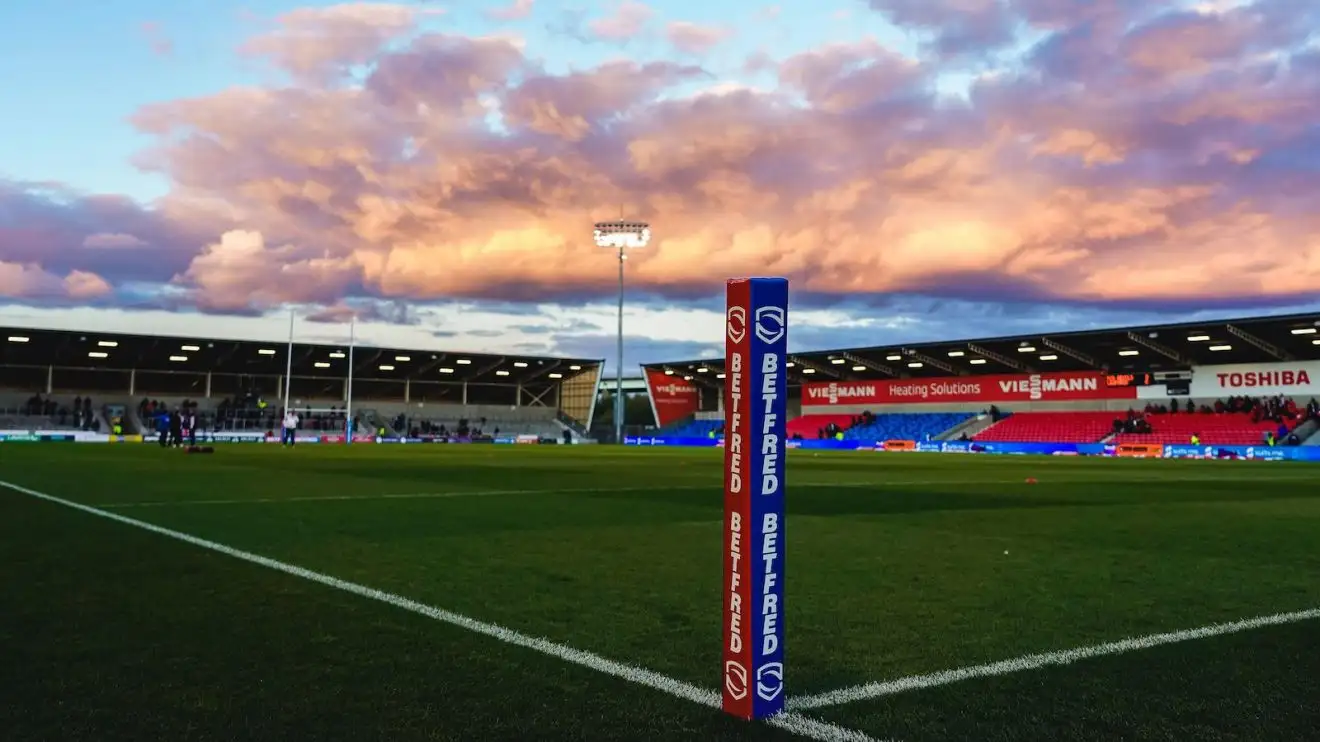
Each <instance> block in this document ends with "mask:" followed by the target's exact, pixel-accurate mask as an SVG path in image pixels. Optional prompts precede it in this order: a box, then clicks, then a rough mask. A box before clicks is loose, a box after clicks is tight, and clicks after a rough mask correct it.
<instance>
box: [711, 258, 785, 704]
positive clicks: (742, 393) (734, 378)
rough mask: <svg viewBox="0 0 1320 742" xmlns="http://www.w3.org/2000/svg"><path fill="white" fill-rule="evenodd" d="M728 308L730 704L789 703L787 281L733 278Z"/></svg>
mask: <svg viewBox="0 0 1320 742" xmlns="http://www.w3.org/2000/svg"><path fill="white" fill-rule="evenodd" d="M726 292H727V299H728V308H727V310H726V312H725V318H726V321H725V340H724V356H725V357H724V361H725V366H724V368H725V374H726V379H727V380H726V382H725V385H724V410H725V412H724V429H725V437H726V438H727V440H728V444H727V445H725V446H724V586H725V589H724V611H723V613H724V653H723V662H722V665H721V674H722V676H723V678H724V682H723V683H722V684H721V687H722V697H723V699H722V700H723V707H724V710H725V711H726V712H727V713H730V714H733V715H734V716H738V717H741V718H743V719H764V718H767V717H769V716H773V715H774V714H777V713H779V712H780V711H782V710H783V709H784V696H785V693H784V619H783V617H784V459H785V454H786V445H785V443H786V442H785V437H786V434H785V431H784V426H785V424H786V423H787V422H788V409H787V405H786V401H787V399H788V377H787V372H788V365H787V361H788V356H787V353H788V281H787V280H785V279H783V278H743V279H737V280H732V281H729V282H728V285H727V287H726Z"/></svg>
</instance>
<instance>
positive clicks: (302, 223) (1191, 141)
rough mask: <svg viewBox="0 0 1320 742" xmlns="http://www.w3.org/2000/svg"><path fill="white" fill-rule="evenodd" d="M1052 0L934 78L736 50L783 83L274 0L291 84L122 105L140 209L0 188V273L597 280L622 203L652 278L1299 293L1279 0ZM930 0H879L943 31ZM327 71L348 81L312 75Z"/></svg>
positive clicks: (1312, 85)
mask: <svg viewBox="0 0 1320 742" xmlns="http://www.w3.org/2000/svg"><path fill="white" fill-rule="evenodd" d="M979 1H980V0H977V2H979ZM1071 1H1072V0H1030V2H1027V0H1023V1H1022V2H1018V3H1009V4H997V5H993V6H991V5H985V6H984V7H983V6H981V5H977V6H976V8H979V10H977V12H978V13H981V14H982V15H984V16H985V17H986V19H988V20H987V21H986V23H987V24H988V25H987V28H992V29H993V28H997V27H998V26H997V25H996V24H997V23H999V21H998V20H996V19H998V18H999V15H1000V14H1001V13H1006V14H1008V17H1010V18H1011V19H1012V23H1011V24H1010V25H1015V24H1019V23H1032V24H1036V25H1037V27H1038V28H1042V29H1047V30H1048V29H1054V30H1052V31H1049V35H1048V36H1047V37H1046V38H1045V39H1044V40H1042V41H1041V43H1039V44H1038V45H1037V46H1036V47H1035V48H1034V49H1033V50H1032V52H1031V54H1030V55H1029V59H1028V60H1027V61H1026V63H1025V67H1024V68H1023V69H1021V70H1016V71H1011V72H1003V71H1001V72H998V73H996V74H994V75H986V76H984V77H983V78H981V79H979V80H978V81H977V82H976V83H975V84H973V86H972V88H971V91H970V95H969V96H968V98H967V99H966V100H962V101H956V102H950V101H949V100H948V99H946V98H944V97H942V96H940V95H938V94H937V93H936V81H937V80H938V79H939V77H940V74H941V73H942V72H944V71H946V69H947V68H945V67H944V66H943V63H942V62H940V61H939V60H938V58H937V57H934V56H932V57H931V58H928V59H921V60H914V59H909V58H906V57H904V56H901V55H899V54H897V53H895V52H894V51H892V50H889V49H886V48H885V47H884V46H883V45H881V44H879V43H878V42H875V41H867V40H863V41H856V42H851V43H836V44H830V45H825V46H821V47H818V48H815V49H812V50H808V51H805V52H802V53H798V54H794V55H792V56H788V57H783V56H774V57H772V56H766V57H764V58H761V59H760V60H759V65H760V67H759V69H761V70H763V71H773V72H774V73H775V74H776V75H777V79H778V86H777V88H775V89H771V90H755V89H750V88H746V87H739V86H735V85H730V84H727V83H728V82H729V81H726V80H720V79H718V78H717V77H716V76H714V75H712V74H711V73H710V72H709V71H708V70H704V69H702V68H699V67H696V66H683V65H677V64H673V63H667V62H652V63H648V64H642V63H637V62H630V61H612V62H607V63H603V64H600V65H598V66H595V67H589V68H584V69H579V70H574V71H572V72H568V73H558V72H549V71H547V70H546V69H545V68H544V67H543V66H542V65H541V64H540V63H538V62H537V61H536V56H535V55H536V52H535V50H525V49H524V48H523V45H522V43H521V42H519V41H517V40H515V39H509V38H496V37H480V38H469V37H463V36H457V35H446V34H434V33H422V32H420V31H419V30H418V29H417V27H416V25H415V23H414V20H415V19H414V17H413V16H412V15H411V11H405V10H404V9H400V8H398V7H396V6H383V7H384V8H385V10H381V11H380V12H379V13H374V12H372V13H368V12H365V11H363V10H362V6H338V7H337V8H331V9H319V10H308V11H297V12H295V13H291V14H289V15H288V16H285V17H283V18H282V19H281V21H280V27H279V30H278V31H277V32H275V34H274V35H268V36H265V37H262V38H263V39H264V40H263V41H262V42H261V44H265V45H266V46H265V51H264V52H263V53H265V54H267V55H268V56H269V58H270V59H271V60H272V63H273V64H275V65H277V66H278V67H280V68H281V69H284V70H287V71H289V72H291V73H293V74H294V75H295V78H296V82H295V83H294V84H281V85H279V86H271V87H249V88H242V89H239V88H235V89H230V90H226V91H222V92H220V93H216V94H214V95H210V96H205V97H199V98H193V99H186V100H175V101H168V102H164V103H159V104H154V105H151V106H147V107H145V108H143V109H142V110H140V111H139V112H138V113H137V115H136V116H135V117H134V123H135V124H136V125H137V126H138V128H139V129H140V130H141V131H143V132H144V133H146V134H147V135H149V136H151V137H152V138H153V139H154V146H153V147H152V148H151V149H150V151H148V152H146V153H144V154H143V156H142V158H141V161H140V164H141V165H142V166H143V167H145V168H147V169H149V170H152V171H155V172H158V173H160V174H162V175H164V176H165V177H167V178H168V179H169V180H170V181H171V183H172V190H171V192H170V194H169V195H168V196H166V197H165V198H163V199H161V200H160V202H159V203H157V204H154V205H153V206H152V208H150V209H142V208H138V207H136V206H135V205H133V204H131V203H126V202H125V200H124V199H115V198H112V197H105V196H96V197H91V196H88V197H77V198H74V197H70V196H69V195H68V194H53V195H52V196H51V197H50V198H41V197H39V195H34V194H38V191H39V190H40V189H39V188H36V187H35V186H33V187H26V188H17V187H15V188H9V189H6V188H5V187H4V185H3V184H0V207H3V208H0V260H3V261H7V262H6V263H5V267H4V269H3V270H4V271H5V272H4V273H3V274H0V275H3V278H0V289H12V290H13V291H14V295H20V296H35V295H36V294H37V293H43V292H44V293H43V295H50V296H67V295H69V294H71V293H73V291H74V290H75V288H76V290H77V291H82V292H85V293H89V294H95V293H97V292H98V291H101V292H103V289H101V288H99V287H98V286H97V285H96V283H95V281H94V280H91V279H81V278H80V279H71V278H69V277H70V276H73V275H74V272H75V271H82V272H84V273H87V274H91V275H93V277H100V279H101V280H103V281H105V282H106V283H107V284H108V287H107V288H112V287H113V286H116V285H119V284H121V283H126V282H129V281H141V280H151V281H156V282H172V283H173V290H175V291H178V292H182V293H183V294H185V295H186V296H188V297H190V300H191V301H194V302H196V303H197V304H198V305H199V306H202V307H204V308H206V309H208V310H211V311H231V312H241V311H250V310H254V309H262V308H269V307H272V306H276V305H279V304H281V303H283V302H288V301H299V302H310V303H321V304H325V305H327V306H330V307H336V306H342V305H344V304H343V303H344V302H345V301H346V300H358V299H362V298H375V299H383V300H400V301H403V300H433V299H440V298H445V299H452V298H473V297H475V298H501V299H510V300H519V301H545V300H552V299H556V298H561V297H568V296H573V297H580V296H587V295H593V294H605V293H608V292H610V291H611V290H612V287H613V282H614V280H615V275H614V272H613V271H614V267H615V266H614V265H613V264H612V263H611V262H610V261H609V260H608V259H605V258H604V257H602V255H601V254H600V252H599V251H598V250H597V249H596V248H595V247H594V246H593V245H591V244H590V241H589V239H588V235H587V231H588V230H589V229H590V224H591V223H592V221H594V220H596V219H602V218H613V217H616V216H617V215H618V214H619V210H620V208H622V209H623V210H624V211H625V213H627V214H628V215H630V216H636V217H640V218H646V219H650V220H652V221H653V222H654V225H655V234H656V240H655V243H654V244H653V246H652V247H651V248H648V249H647V250H646V251H645V252H639V253H638V254H637V256H636V257H635V259H634V260H632V261H630V264H629V265H630V271H631V276H630V279H629V280H630V282H632V285H633V286H634V287H635V288H636V289H637V290H639V291H640V290H645V291H648V292H654V293H658V294H662V295H668V296H671V297H691V296H695V295H704V294H710V293H714V292H715V291H717V289H718V285H719V281H720V280H721V279H722V278H723V277H726V276H730V275H739V274H747V273H775V274H782V275H786V276H789V277H790V278H791V279H792V280H793V281H794V284H795V286H797V287H798V288H799V289H802V290H804V291H808V292H812V293H817V294H825V295H850V294H871V293H902V292H917V293H926V294H932V295H938V296H965V295H967V294H968V292H976V293H977V295H978V296H982V295H998V296H1002V297H1003V298H1006V299H1013V300H1025V299H1031V298H1041V299H1059V300H1071V301H1085V302H1122V303H1149V302H1155V301H1181V302H1191V301H1197V302H1212V301H1227V300H1243V299H1252V300H1256V299H1262V300H1263V299H1270V298H1277V297H1286V296H1293V295H1301V294H1306V293H1308V292H1313V291H1314V286H1315V285H1317V282H1320V238H1317V237H1316V235H1320V212H1317V211H1316V209H1315V208H1314V204H1315V203H1316V201H1317V199H1320V185H1317V181H1316V179H1315V178H1314V177H1313V175H1314V171H1315V169H1316V168H1320V158H1318V157H1317V155H1316V152H1318V151H1320V137H1317V135H1316V134H1315V133H1314V121H1316V120H1320V75H1317V74H1315V70H1316V69H1320V61H1317V59H1320V57H1316V56H1315V55H1314V54H1307V53H1304V52H1302V51H1300V50H1299V49H1298V48H1296V47H1295V46H1294V45H1293V44H1294V40H1293V37H1292V36H1289V35H1288V34H1287V33H1284V32H1283V31H1282V29H1286V28H1288V25H1289V24H1286V23H1282V22H1281V21H1280V19H1279V18H1277V17H1270V18H1269V19H1267V20H1268V21H1269V22H1268V23H1266V22H1259V23H1256V24H1255V25H1252V24H1251V23H1246V24H1245V25H1241V26H1237V25H1234V24H1238V23H1239V22H1240V20H1241V19H1238V18H1237V17H1236V16H1230V17H1225V18H1222V19H1218V20H1214V21H1213V22H1214V23H1219V24H1228V26H1229V27H1231V28H1239V29H1245V30H1239V31H1234V32H1232V33H1229V32H1227V31H1225V33H1224V34H1219V35H1216V34H1207V33H1205V32H1203V31H1200V30H1194V31H1191V32H1186V31H1177V30H1176V29H1177V28H1180V27H1181V28H1188V27H1189V26H1187V24H1186V22H1185V21H1177V19H1176V18H1173V17H1169V16H1162V17H1156V18H1149V17H1148V11H1147V10H1144V9H1142V8H1137V7H1136V6H1135V5H1132V4H1125V1H1122V0H1113V1H1112V2H1104V3H1098V4H1097V5H1094V6H1087V7H1091V8H1093V10H1091V11H1088V12H1089V13H1090V15H1087V16H1086V17H1085V20H1084V21H1081V22H1077V23H1074V24H1072V25H1056V24H1063V23H1065V20H1063V19H1065V18H1066V13H1065V12H1064V8H1065V6H1067V5H1068V3H1069V2H1071ZM953 5H954V4H953V0H947V1H944V2H942V3H940V4H939V7H934V6H925V5H920V4H902V3H890V4H889V5H888V6H887V7H890V9H891V12H894V13H896V14H898V15H903V16H904V17H907V16H911V18H910V19H909V23H911V24H915V26H916V27H918V28H922V29H927V30H930V29H936V30H938V29H943V28H945V25H944V17H943V16H942V15H941V13H947V12H950V8H952V7H953ZM1101 6H1103V7H1101ZM1142 7H1143V8H1144V7H1145V6H1142ZM1096 8H1098V9H1096ZM619 12H620V13H622V12H623V6H620V8H619ZM904 14H906V15H904ZM1125 14H1127V15H1125ZM973 15H975V14H973ZM616 17H617V16H616ZM1125 17H1131V18H1135V19H1139V20H1137V21H1133V22H1132V23H1126V22H1120V21H1121V19H1122V18H1125ZM647 18H649V16H647ZM973 20H974V19H973ZM1175 21H1177V22H1175ZM966 23H967V24H972V21H966ZM978 23H979V22H978ZM1198 23H1201V21H1199V20H1197V21H1196V22H1195V23H1191V24H1190V27H1198V26H1197V24H1198ZM1180 24H1182V25H1181V26H1180ZM642 27H643V26H641V25H638V26H635V27H633V28H634V30H633V31H630V32H629V33H633V34H635V33H637V32H640V29H641V28H642ZM960 28H961V29H962V31H961V32H966V33H963V36H962V38H964V39H970V38H972V37H978V34H980V31H977V29H979V28H980V26H979V25H976V24H972V25H966V24H964V26H962V27H960ZM1198 28H1199V27H1198ZM955 30H957V29H955ZM961 32H960V33H961ZM973 32H975V33H973ZM625 36H626V35H625ZM619 38H623V37H619ZM969 43H970V42H969ZM995 43H998V42H997V41H995V40H994V34H993V33H990V34H988V35H985V36H984V41H983V42H982V44H983V46H982V47H980V48H984V46H985V45H993V44H995ZM261 44H258V46H260V45H261ZM1280 59H1289V60H1290V61H1289V63H1288V64H1282V63H1280V61H1279V60H1280ZM349 67H352V68H354V69H355V70H360V71H362V72H364V74H363V75H362V77H361V78H358V79H356V80H355V81H354V83H353V84H346V83H345V81H344V80H343V79H341V78H339V77H337V76H336V74H333V73H335V71H337V70H344V69H347V68H349ZM694 83H700V85H697V84H694ZM694 88H701V92H699V93H694V92H693V91H694ZM11 215H12V216H11ZM132 239H137V240H141V241H142V242H143V243H145V246H141V247H137V248H136V249H133V250H111V249H107V248H109V247H112V246H114V245H116V244H119V243H124V245H123V246H127V243H129V242H131V241H132ZM66 281H70V282H71V283H70V285H65V282H66ZM34 287H44V288H41V289H40V291H38V289H37V288H34ZM20 290H21V292H22V293H19V292H20ZM34 292H36V293H34ZM996 292H997V293H996Z"/></svg>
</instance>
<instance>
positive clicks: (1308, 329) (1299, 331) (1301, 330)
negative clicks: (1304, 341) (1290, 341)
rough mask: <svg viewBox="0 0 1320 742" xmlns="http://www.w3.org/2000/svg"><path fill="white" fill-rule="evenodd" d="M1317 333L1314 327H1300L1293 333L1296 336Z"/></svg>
mask: <svg viewBox="0 0 1320 742" xmlns="http://www.w3.org/2000/svg"><path fill="white" fill-rule="evenodd" d="M1315 332H1316V330H1315V328H1314V327H1299V328H1297V329H1296V330H1293V331H1292V334H1294V335H1314V334H1315Z"/></svg>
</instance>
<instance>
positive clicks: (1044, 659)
mask: <svg viewBox="0 0 1320 742" xmlns="http://www.w3.org/2000/svg"><path fill="white" fill-rule="evenodd" d="M1318 618H1320V608H1313V609H1310V610H1305V611H1295V612H1293V613H1276V614H1274V615H1271V616H1258V617H1256V618H1248V619H1245V620H1242V621H1232V622H1230V623H1220V624H1214V625H1211V626H1203V627H1201V628H1199V629H1187V630H1184V631H1171V632H1168V633H1164V634H1149V635H1147V636H1137V637H1132V638H1130V639H1122V640H1119V641H1116V642H1110V643H1108V644H1097V645H1095V646H1091V647H1079V648H1077V649H1068V650H1064V651H1062V652H1046V653H1044V654H1029V655H1026V656H1023V657H1018V658H1016V659H1011V660H1004V661H1002V662H992V663H990V664H988V665H976V666H973V667H961V668H958V669H955V670H944V671H941V672H936V673H931V674H929V675H912V676H909V677H906V678H899V679H897V680H888V681H884V682H877V683H866V684H864V685H856V686H853V687H851V688H841V689H839V690H834V691H830V692H828V693H820V694H817V695H812V696H801V697H793V698H789V699H788V703H787V706H788V707H789V708H790V709H793V710H795V711H800V710H805V709H818V708H825V707H827V706H839V705H842V704H846V703H855V702H857V701H865V700H870V699H874V698H881V697H883V696H892V695H894V694H896V693H905V692H907V691H911V690H919V689H922V688H934V687H937V686H941V685H949V684H951V683H958V682H961V681H964V680H971V679H973V678H988V677H994V676H996V675H1008V674H1010V673H1016V672H1023V671H1026V670H1039V669H1041V668H1044V667H1050V666H1054V665H1068V664H1072V663H1073V662H1079V661H1081V660H1087V659H1091V658H1094V657H1104V656H1107V655H1115V654H1124V653H1126V652H1136V651H1139V650H1143V649H1151V648H1152V647H1158V646H1161V645H1164V644H1176V643H1178V642H1186V641H1192V640H1195V639H1207V638H1210V637H1215V636H1223V635H1224V634H1236V633H1238V632H1242V631H1250V630H1252V629H1259V628H1264V627H1266V626H1280V625H1283V624H1290V623H1297V622H1299V621H1310V620H1313V619H1318Z"/></svg>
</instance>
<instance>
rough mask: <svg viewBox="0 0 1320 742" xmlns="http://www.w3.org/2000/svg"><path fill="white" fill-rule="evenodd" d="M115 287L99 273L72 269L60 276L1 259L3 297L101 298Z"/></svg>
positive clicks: (36, 267) (49, 298)
mask: <svg viewBox="0 0 1320 742" xmlns="http://www.w3.org/2000/svg"><path fill="white" fill-rule="evenodd" d="M112 290H113V289H112V288H111V286H110V284H109V283H108V282H107V281H106V280H105V279H103V278H101V277H100V276H98V275H96V274H94V273H88V272H86V271H71V272H70V273H69V274H67V275H65V276H58V275H55V274H53V273H51V272H49V271H46V270H44V269H42V268H41V266H39V265H36V264H32V263H29V264H21V263H7V262H4V261H0V296H4V297H6V298H9V299H44V300H52V299H53V300H67V299H73V300H79V301H87V300H90V299H99V298H101V297H103V296H106V295H107V294H109V293H110V292H111V291H112Z"/></svg>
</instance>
